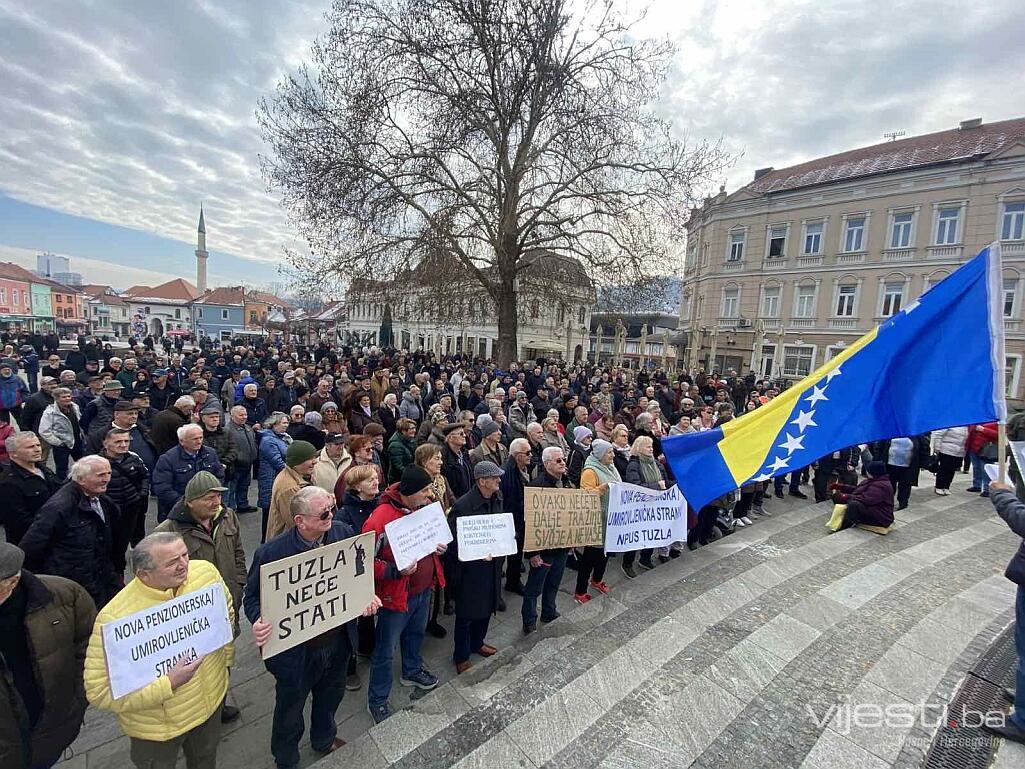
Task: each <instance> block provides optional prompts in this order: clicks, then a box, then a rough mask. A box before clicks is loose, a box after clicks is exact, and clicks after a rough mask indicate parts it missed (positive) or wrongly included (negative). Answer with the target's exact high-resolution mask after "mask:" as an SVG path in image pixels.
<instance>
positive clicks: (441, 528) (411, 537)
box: [384, 502, 452, 571]
mask: <svg viewBox="0 0 1025 769" xmlns="http://www.w3.org/2000/svg"><path fill="white" fill-rule="evenodd" d="M384 533H385V535H386V536H387V537H388V545H389V546H390V547H391V552H392V555H393V556H394V557H395V565H396V566H397V567H398V568H399V570H400V571H401V570H402V569H405V568H408V567H410V566H412V565H413V564H414V563H416V562H417V561H419V560H420V559H421V558H423V557H424V556H425V555H430V554H431V553H433V552H434V551H435V550H436V549H437V547H438V545H447V544H448V543H449V542H451V541H452V530H451V529H450V528H449V527H448V521H446V520H445V513H444V512H443V511H442V509H441V504H440V503H439V502H434V503H432V504H430V505H427V506H426V507H421V508H420V509H419V510H417V511H415V512H412V513H410V514H409V515H404V516H402V517H401V518H396V519H395V520H394V521H391V522H390V523H386V524H385V525H384Z"/></svg>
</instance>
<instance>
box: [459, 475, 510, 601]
mask: <svg viewBox="0 0 1025 769" xmlns="http://www.w3.org/2000/svg"><path fill="white" fill-rule="evenodd" d="M503 512H505V506H504V504H503V502H502V493H501V492H500V491H499V492H496V493H495V494H493V495H492V496H491V498H490V499H485V498H484V495H483V494H481V493H480V489H479V488H477V486H476V485H474V487H473V488H472V489H470V491H469V492H468V493H466V494H464V495H463V496H461V497H460V498H459V499H457V500H456V502H455V504H454V505H452V509H451V510H450V511H449V515H448V520H449V525H450V526H451V527H452V542H451V543H449V546H448V551H447V552H446V553H445V557H446V559H447V562H448V567H447V571H446V574H448V575H449V578H450V580H451V582H450V587H451V590H452V594H453V595H454V596H455V602H456V616H457V617H461V618H463V619H487V618H488V617H490V616H491V615H492V614H494V613H495V612H497V611H498V600H499V598H500V597H501V594H502V564H503V563H504V562H505V559H504V558H499V557H495V558H492V559H491V560H490V561H484V560H481V561H460V560H459V543H458V537H456V528H457V526H458V524H457V523H456V521H457V520H458V519H459V518H461V517H463V516H468V515H497V514H499V513H503Z"/></svg>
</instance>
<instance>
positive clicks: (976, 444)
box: [966, 422, 997, 497]
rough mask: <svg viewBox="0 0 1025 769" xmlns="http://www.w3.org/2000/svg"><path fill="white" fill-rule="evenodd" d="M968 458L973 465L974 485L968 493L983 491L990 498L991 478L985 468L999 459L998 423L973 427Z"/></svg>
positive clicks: (969, 438) (969, 435)
mask: <svg viewBox="0 0 1025 769" xmlns="http://www.w3.org/2000/svg"><path fill="white" fill-rule="evenodd" d="M966 448H967V452H968V458H969V459H970V460H971V463H972V485H971V486H970V487H969V488H968V491H981V492H982V496H984V497H988V496H989V476H988V475H986V471H985V469H984V468H985V466H986V465H988V464H989V463H990V462H995V461H996V459H997V423H996V422H989V423H987V424H984V425H972V426H971V428H970V429H969V430H968V443H967V446H966Z"/></svg>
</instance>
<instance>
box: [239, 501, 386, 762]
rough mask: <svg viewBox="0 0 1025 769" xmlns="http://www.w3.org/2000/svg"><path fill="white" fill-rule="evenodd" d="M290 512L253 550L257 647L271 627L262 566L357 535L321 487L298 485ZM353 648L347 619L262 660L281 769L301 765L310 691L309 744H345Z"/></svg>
mask: <svg viewBox="0 0 1025 769" xmlns="http://www.w3.org/2000/svg"><path fill="white" fill-rule="evenodd" d="M289 512H290V513H291V514H292V522H293V524H294V525H293V526H292V527H291V528H289V529H287V530H286V531H284V532H283V533H281V534H279V535H278V536H276V537H274V538H273V539H270V540H268V541H267V542H265V543H264V544H262V545H260V547H259V548H257V550H256V553H255V554H254V555H253V563H252V565H251V566H250V567H249V576H248V578H247V579H246V590H245V596H244V597H243V599H242V605H243V607H244V609H245V612H246V616H247V617H249V621H250V622H252V623H253V638H254V640H255V641H256V645H257V646H260V647H262V646H263V645H264V644H266V643H267V640H268V639H269V638H270V634H271V630H272V626H271V624H270V623H269V622H266V621H264V619H263V617H262V616H261V614H260V567H261V566H263V565H264V564H265V563H273V562H274V561H279V560H281V559H282V558H288V557H289V556H292V555H297V554H299V553H305V552H307V551H309V550H312V549H314V548H317V547H322V546H324V545H330V544H332V543H334V542H339V541H341V540H343V539H349V538H350V537H354V536H356V535H357V534H359V532H358V531H356V530H355V529H353V528H352V526H350V525H349V524H347V523H344V522H343V521H339V520H335V517H334V516H335V498H334V495H333V494H331V492H329V491H326V490H325V489H322V488H320V487H319V486H306V487H304V488H302V489H299V491H297V492H296V494H295V496H294V497H292V501H291V503H290V506H289ZM380 607H381V600H380V599H379V598H378V597H377V596H376V595H375V596H374V598H373V600H372V601H371V602H370V605H369V606H367V607H366V609H364V610H363V616H364V617H370V616H373V615H374V614H376V613H377V610H378V609H379V608H380ZM355 649H356V620H351V621H349V622H347V623H345V624H344V625H342V626H341V627H336V628H332V629H331V630H327V631H325V632H323V633H321V634H320V635H318V636H316V637H315V638H311V639H309V640H308V641H306V642H304V643H301V644H299V645H298V646H293V647H292V648H291V649H287V650H286V651H283V652H280V653H279V654H276V655H274V656H273V657H270V658H269V659H266V660H264V663H263V664H264V665H265V666H266V667H267V670H268V671H269V672H270V674H271V675H272V676H274V680H275V684H274V697H275V699H274V716H273V721H272V725H271V737H270V746H271V747H270V749H271V754H272V755H273V756H274V761H275V763H276V764H277V765H278V767H280V768H281V769H285V767H296V766H298V765H299V740H300V739H301V738H302V736H303V732H305V730H306V724H305V721H304V720H303V708H304V707H305V705H306V700H307V699H309V698H310V696H311V695H312V697H313V702H312V705H311V709H310V745H311V746H312V747H313V749H314V750H315V751H316V752H318V753H325V754H326V753H332V752H334V751H335V750H338V748H340V747H342V746H343V745H344V744H345V740H342V739H341V738H339V737H338V727H337V726H336V724H335V714H336V713H337V711H338V706H339V705H340V704H341V702H342V698H343V697H344V696H345V679H346V671H347V669H348V665H349V657H350V655H352V654H353V653H354V650H355Z"/></svg>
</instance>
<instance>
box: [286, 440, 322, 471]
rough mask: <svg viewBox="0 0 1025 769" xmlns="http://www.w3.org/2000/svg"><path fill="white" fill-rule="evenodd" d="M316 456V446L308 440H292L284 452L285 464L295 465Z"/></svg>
mask: <svg viewBox="0 0 1025 769" xmlns="http://www.w3.org/2000/svg"><path fill="white" fill-rule="evenodd" d="M315 456H317V447H316V446H314V445H313V444H312V443H310V442H309V441H292V442H291V443H290V444H289V445H288V451H286V452H285V464H286V465H288V466H289V467H296V466H297V465H301V464H302V463H303V462H307V461H309V460H311V459H313V458H314V457H315Z"/></svg>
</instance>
